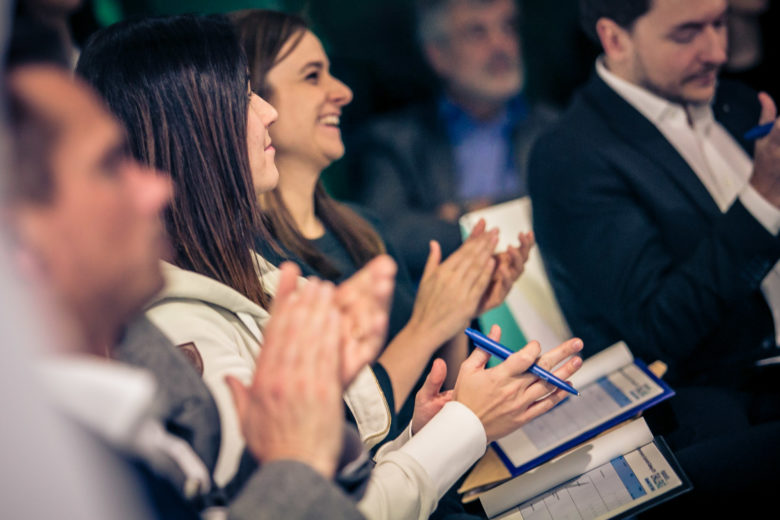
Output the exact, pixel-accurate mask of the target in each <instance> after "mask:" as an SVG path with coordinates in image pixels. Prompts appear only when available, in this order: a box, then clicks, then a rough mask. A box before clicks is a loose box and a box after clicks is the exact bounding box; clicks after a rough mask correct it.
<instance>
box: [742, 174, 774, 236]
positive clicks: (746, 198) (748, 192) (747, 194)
mask: <svg viewBox="0 0 780 520" xmlns="http://www.w3.org/2000/svg"><path fill="white" fill-rule="evenodd" d="M739 200H740V202H742V205H743V206H745V209H747V210H748V211H749V212H750V214H751V215H753V217H755V219H756V220H758V221H759V222H760V223H761V225H762V226H764V228H765V229H766V230H767V231H769V232H770V233H771V234H772V235H777V233H778V231H780V209H778V208H776V207H775V206H773V205H772V204H770V203H769V201H767V200H766V199H765V198H764V197H762V196H761V194H760V193H758V192H757V191H756V189H755V188H754V187H753V186H751V185H750V184H748V185H747V186H745V188H744V189H743V190H742V192H741V193H740V194H739Z"/></svg>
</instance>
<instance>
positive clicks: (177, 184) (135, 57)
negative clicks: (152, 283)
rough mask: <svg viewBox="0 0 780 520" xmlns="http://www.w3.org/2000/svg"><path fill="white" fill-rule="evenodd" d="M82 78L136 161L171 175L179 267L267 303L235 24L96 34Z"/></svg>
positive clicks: (134, 26)
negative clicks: (257, 253) (255, 251)
mask: <svg viewBox="0 0 780 520" xmlns="http://www.w3.org/2000/svg"><path fill="white" fill-rule="evenodd" d="M76 72H77V73H78V74H80V75H82V76H83V77H84V78H85V79H86V80H87V81H88V82H89V83H91V84H92V86H93V87H95V89H96V90H97V91H98V92H99V93H100V94H102V95H103V97H104V98H105V100H106V101H107V103H108V105H109V107H110V108H111V110H112V111H113V112H114V114H116V115H117V117H118V118H119V120H120V121H122V123H124V125H125V128H126V129H127V132H128V139H129V142H130V149H131V152H132V153H133V155H134V156H135V157H136V159H138V160H139V161H140V162H141V163H143V164H148V165H150V166H153V167H155V168H157V169H158V170H162V171H165V172H168V173H170V175H171V179H172V180H173V183H174V189H175V197H174V198H173V201H172V203H171V204H170V206H169V207H168V208H167V209H166V211H165V224H166V229H167V232H168V235H169V237H170V238H171V242H172V243H173V245H174V249H175V258H174V263H175V264H176V265H178V266H179V267H182V268H184V269H189V270H192V271H195V272H197V273H200V274H203V275H206V276H209V277H211V278H213V279H215V280H217V281H219V282H222V283H224V284H225V285H227V286H229V287H232V288H233V289H235V290H237V291H238V292H240V293H242V294H243V295H244V296H246V297H247V298H249V299H250V300H252V301H254V302H256V303H259V304H260V305H263V306H266V305H267V304H268V296H267V295H266V294H265V291H264V289H263V287H262V284H261V282H260V280H259V279H258V276H257V272H256V265H255V260H254V258H253V256H252V254H251V247H252V243H253V241H254V239H255V236H256V234H257V233H262V232H263V227H262V225H261V221H260V213H259V210H258V207H257V201H256V199H255V193H254V187H253V183H252V176H251V171H250V168H249V153H248V149H247V113H248V112H247V111H248V110H249V92H248V90H247V88H248V84H249V73H248V67H247V62H246V57H245V56H244V51H243V50H242V49H241V46H240V45H239V43H238V38H237V37H236V34H235V32H234V30H233V26H232V25H231V24H230V22H229V21H228V20H227V18H225V17H224V16H219V15H213V16H196V15H180V16H174V17H166V18H146V19H138V20H127V21H124V22H120V23H117V24H114V25H112V26H109V27H106V28H104V29H102V30H100V31H98V32H96V33H95V34H94V35H92V37H91V38H90V40H89V42H88V43H87V45H86V47H85V48H84V50H83V51H82V53H81V57H80V58H79V62H78V66H77V68H76Z"/></svg>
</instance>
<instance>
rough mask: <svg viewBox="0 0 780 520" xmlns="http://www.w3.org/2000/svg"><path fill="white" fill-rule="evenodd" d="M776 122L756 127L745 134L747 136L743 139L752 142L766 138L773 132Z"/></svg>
mask: <svg viewBox="0 0 780 520" xmlns="http://www.w3.org/2000/svg"><path fill="white" fill-rule="evenodd" d="M774 124H775V123H774V121H772V122H771V123H765V124H763V125H758V126H754V127H753V128H751V129H750V130H748V131H747V132H745V135H743V136H742V137H743V138H744V139H745V140H747V141H752V140H753V139H761V138H762V137H765V136H766V135H767V134H769V132H771V131H772V127H773V126H774Z"/></svg>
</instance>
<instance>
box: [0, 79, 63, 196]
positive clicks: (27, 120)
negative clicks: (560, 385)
mask: <svg viewBox="0 0 780 520" xmlns="http://www.w3.org/2000/svg"><path fill="white" fill-rule="evenodd" d="M5 89H6V102H7V107H6V110H7V115H8V132H9V133H10V137H11V141H12V146H13V150H12V154H11V165H10V168H9V169H10V170H11V171H10V172H9V174H8V175H6V176H4V177H5V186H4V188H5V193H4V194H3V197H4V199H5V201H8V202H10V203H11V204H16V203H21V204H26V203H34V204H46V203H49V202H51V200H52V197H53V196H54V191H55V189H54V184H55V182H54V175H53V172H52V165H51V157H52V155H53V153H54V147H55V145H56V143H57V139H58V138H59V135H60V125H59V124H58V123H57V122H56V121H55V120H54V119H52V118H51V117H47V116H46V114H44V113H43V112H42V111H41V110H39V109H38V108H37V107H35V106H34V105H33V104H32V103H31V102H30V101H29V100H27V99H26V98H25V97H24V94H23V93H21V92H17V91H16V90H15V89H14V87H13V86H12V85H11V84H9V83H8V82H6V85H5Z"/></svg>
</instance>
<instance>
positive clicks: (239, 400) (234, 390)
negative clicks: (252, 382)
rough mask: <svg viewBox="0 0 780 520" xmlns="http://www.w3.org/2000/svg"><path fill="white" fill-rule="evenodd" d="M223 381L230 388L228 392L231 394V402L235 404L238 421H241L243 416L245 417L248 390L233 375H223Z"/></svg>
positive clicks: (247, 404) (247, 405)
mask: <svg viewBox="0 0 780 520" xmlns="http://www.w3.org/2000/svg"><path fill="white" fill-rule="evenodd" d="M225 383H226V384H227V386H228V388H230V393H231V395H232V396H233V404H235V405H236V413H237V414H238V421H239V423H243V421H244V417H246V411H247V408H248V407H249V391H248V390H247V389H246V387H245V386H244V385H243V383H241V381H239V380H238V379H236V378H235V377H233V376H225Z"/></svg>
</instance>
